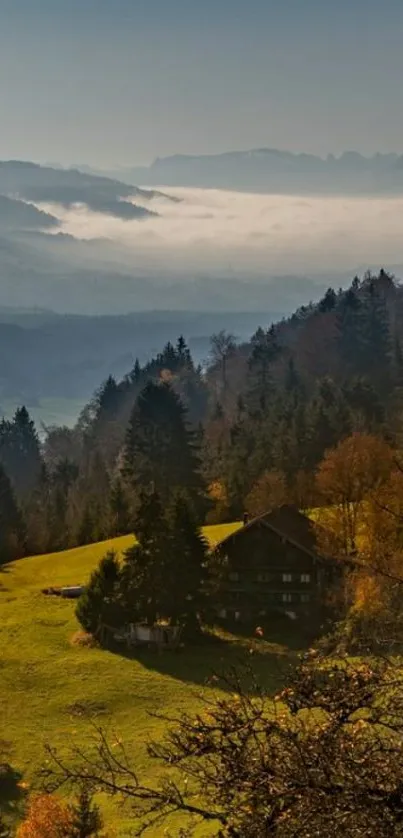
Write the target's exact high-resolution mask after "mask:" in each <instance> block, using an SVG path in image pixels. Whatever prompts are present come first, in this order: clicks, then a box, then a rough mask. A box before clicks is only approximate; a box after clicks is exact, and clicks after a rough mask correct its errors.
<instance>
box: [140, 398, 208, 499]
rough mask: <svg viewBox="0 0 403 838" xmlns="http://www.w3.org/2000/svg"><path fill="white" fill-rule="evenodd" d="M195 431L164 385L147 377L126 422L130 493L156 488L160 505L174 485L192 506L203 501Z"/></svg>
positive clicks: (168, 495) (184, 410) (180, 404)
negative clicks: (147, 380)
mask: <svg viewBox="0 0 403 838" xmlns="http://www.w3.org/2000/svg"><path fill="white" fill-rule="evenodd" d="M200 469H201V463H200V458H199V452H198V448H197V445H196V440H195V434H194V432H192V431H191V430H190V429H189V427H188V424H187V412H186V409H185V408H184V406H183V404H182V402H181V400H180V399H179V397H178V396H177V395H176V393H175V392H174V390H173V389H172V387H171V386H170V385H169V384H155V383H154V382H149V383H148V384H147V385H146V387H145V388H144V390H143V391H142V392H141V394H140V396H139V398H138V400H137V402H136V405H135V407H134V410H133V412H132V416H131V419H130V423H129V428H128V432H127V436H126V446H125V452H124V473H125V475H126V477H127V478H128V480H129V482H130V483H131V485H132V487H133V489H134V490H135V492H137V493H140V492H141V491H146V492H153V491H156V492H157V493H158V495H159V497H160V499H161V502H162V504H163V505H164V506H165V505H166V504H167V503H168V502H169V499H170V497H171V495H172V492H175V491H176V490H178V489H181V490H183V491H186V493H187V494H188V496H189V498H190V499H191V501H192V503H194V504H195V507H196V508H197V509H200V508H202V507H203V506H204V486H203V480H202V477H201V473H200Z"/></svg>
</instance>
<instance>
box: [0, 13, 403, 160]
mask: <svg viewBox="0 0 403 838" xmlns="http://www.w3.org/2000/svg"><path fill="white" fill-rule="evenodd" d="M402 44H403V0H383V2H381V0H338V2H336V1H335V0H334V1H333V0H0V114H1V132H0V157H1V158H10V157H14V158H25V159H27V158H29V159H36V160H39V161H45V160H48V161H49V160H50V161H52V160H55V161H61V162H65V163H68V162H78V163H81V162H89V163H93V164H96V165H99V166H103V165H105V166H108V165H125V164H131V163H142V162H149V161H151V160H152V159H153V158H154V157H155V156H157V155H161V156H162V155H166V154H172V153H175V152H183V153H203V152H214V151H223V150H228V149H234V148H247V147H256V146H271V147H281V148H288V149H291V150H305V151H312V152H315V153H326V152H328V151H333V152H336V153H337V152H340V151H342V150H344V149H349V148H355V149H357V150H360V151H363V152H370V153H372V152H374V151H376V150H380V151H387V150H394V151H400V152H402V151H403V84H402V78H403V49H402Z"/></svg>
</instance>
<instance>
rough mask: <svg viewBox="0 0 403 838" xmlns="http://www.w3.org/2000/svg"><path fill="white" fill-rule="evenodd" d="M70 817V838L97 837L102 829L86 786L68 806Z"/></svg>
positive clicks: (97, 811) (98, 813)
mask: <svg viewBox="0 0 403 838" xmlns="http://www.w3.org/2000/svg"><path fill="white" fill-rule="evenodd" d="M69 812H70V817H71V838H90V836H91V835H98V833H99V832H100V831H101V829H102V827H103V821H102V817H101V813H100V810H99V807H98V806H97V805H96V804H95V803H94V802H93V795H92V793H91V792H90V790H89V787H88V785H87V784H85V783H84V784H83V785H82V786H81V788H80V791H79V793H78V795H77V800H76V802H75V803H72V804H71V805H70V806H69ZM0 838H1V837H0Z"/></svg>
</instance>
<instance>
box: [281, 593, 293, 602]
mask: <svg viewBox="0 0 403 838" xmlns="http://www.w3.org/2000/svg"><path fill="white" fill-rule="evenodd" d="M282 599H283V602H292V594H283V595H282Z"/></svg>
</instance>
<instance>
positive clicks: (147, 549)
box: [120, 492, 170, 625]
mask: <svg viewBox="0 0 403 838" xmlns="http://www.w3.org/2000/svg"><path fill="white" fill-rule="evenodd" d="M134 526H135V534H136V538H137V542H138V543H137V544H135V545H134V546H133V547H131V548H129V550H126V552H125V554H124V561H123V568H122V573H121V579H120V589H121V596H122V602H123V603H124V609H125V613H126V617H127V620H128V621H135V620H138V621H143V620H144V621H145V622H147V623H148V624H149V625H153V624H154V623H155V622H156V620H158V619H160V618H163V617H165V618H167V617H169V608H168V603H169V599H170V596H169V588H168V587H167V568H169V566H170V560H169V549H170V537H169V529H168V525H167V521H166V518H165V516H164V511H163V507H162V504H161V501H160V498H159V495H158V494H157V493H156V492H152V493H151V494H147V493H143V494H142V495H141V498H140V506H139V508H138V512H137V518H136V521H135V524H134Z"/></svg>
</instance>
